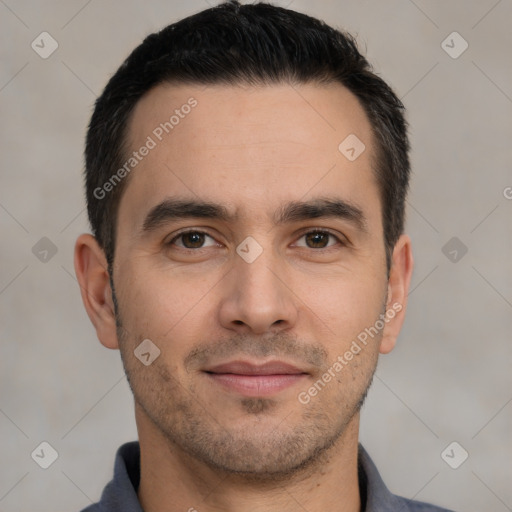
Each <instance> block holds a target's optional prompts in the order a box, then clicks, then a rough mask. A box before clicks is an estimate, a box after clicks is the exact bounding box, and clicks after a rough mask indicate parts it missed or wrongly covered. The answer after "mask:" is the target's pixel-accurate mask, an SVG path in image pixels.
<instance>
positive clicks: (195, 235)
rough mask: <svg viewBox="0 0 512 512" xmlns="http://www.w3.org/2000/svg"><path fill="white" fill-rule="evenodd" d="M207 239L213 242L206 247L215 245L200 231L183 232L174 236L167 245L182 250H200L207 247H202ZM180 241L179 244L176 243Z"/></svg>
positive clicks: (208, 236)
mask: <svg viewBox="0 0 512 512" xmlns="http://www.w3.org/2000/svg"><path fill="white" fill-rule="evenodd" d="M207 238H209V239H211V240H212V242H213V243H210V244H208V245H215V241H214V240H213V238H212V237H211V236H210V235H208V234H207V233H204V232H202V231H185V232H183V233H180V234H179V235H177V236H175V237H174V238H173V239H172V240H171V241H170V242H169V245H176V246H178V247H181V248H182V249H202V248H203V247H207V246H208V245H204V244H205V241H206V239H207ZM180 240H181V243H178V241H180Z"/></svg>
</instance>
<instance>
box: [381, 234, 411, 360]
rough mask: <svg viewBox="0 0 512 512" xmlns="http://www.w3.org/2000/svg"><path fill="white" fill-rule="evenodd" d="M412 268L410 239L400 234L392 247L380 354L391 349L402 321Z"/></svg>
mask: <svg viewBox="0 0 512 512" xmlns="http://www.w3.org/2000/svg"><path fill="white" fill-rule="evenodd" d="M412 269H413V256H412V248H411V239H410V238H409V236H407V235H402V236H400V238H399V239H398V241H397V243H396V244H395V247H394V249H393V256H392V262H391V269H390V273H389V280H388V299H387V304H386V323H385V327H384V331H383V335H382V340H381V343H380V353H381V354H387V353H388V352H391V350H393V348H394V346H395V344H396V340H397V338H398V334H399V333H400V330H401V328H402V325H403V323H404V318H405V311H406V309H407V295H408V294H409V286H410V283H411V276H412Z"/></svg>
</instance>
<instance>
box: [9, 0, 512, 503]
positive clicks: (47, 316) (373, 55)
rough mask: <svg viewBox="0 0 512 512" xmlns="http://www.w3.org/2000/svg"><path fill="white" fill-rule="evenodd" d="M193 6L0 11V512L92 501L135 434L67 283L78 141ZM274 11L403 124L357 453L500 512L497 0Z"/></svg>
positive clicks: (501, 76) (509, 414) (501, 141)
mask: <svg viewBox="0 0 512 512" xmlns="http://www.w3.org/2000/svg"><path fill="white" fill-rule="evenodd" d="M212 3H213V2H212ZM288 3H289V0H285V1H283V2H279V4H280V5H287V4H288ZM204 7H207V3H206V2H205V1H204V0H194V1H192V0H191V1H187V2H185V1H168V0H167V1H164V0H158V1H157V0H154V1H149V2H142V1H140V0H130V1H121V0H111V1H99V0H92V1H89V2H87V1H85V0H74V1H66V2H64V1H57V0H48V1H45V2H43V1H32V2H29V1H15V0H0V20H1V21H0V37H1V40H0V42H1V44H0V52H1V61H2V67H1V71H0V108H1V114H0V119H1V127H2V137H1V145H0V155H1V163H0V165H1V179H2V182H1V183H2V186H1V188H0V226H1V230H2V231H1V233H2V236H1V240H2V263H1V267H0V319H1V334H2V341H1V343H2V344H1V348H2V350H1V362H0V364H1V375H0V443H1V460H0V510H1V511H3V512H15V511H27V510H39V511H52V512H55V511H64V510H68V511H71V510H78V509H80V508H82V507H84V506H86V505H88V504H89V503H90V502H91V501H96V500H97V499H98V497H99V495H100V492H101V490H102V488H103V486H104V484H105V483H106V482H107V480H109V479H110V477H111V472H112V464H113V458H114V453H115V450H116V449H117V447H118V446H119V445H120V444H121V443H123V442H125V441H128V440H132V439H135V438H136V429H135V423H134V419H133V406H132V397H131V394H130V391H129V388H128V385H127V383H126V380H125V378H124V373H123V370H122V366H121V362H120V358H119V354H118V353H117V352H115V351H109V350H107V349H105V348H103V347H102V346H101V345H100V343H99V342H98V341H97V340H96V336H95V333H94V330H93V328H92V326H91V324H90V323H89V320H88V318H87V316H86V313H85V310H84V308H83V306H82V303H81V299H80V294H79V289H78V286H77V283H76V280H75V277H74V270H73V263H72V253H73V245H74V241H75V239H76V237H77V235H78V234H79V233H81V232H83V231H87V230H88V225H87V220H86V214H85V211H84V207H85V204H84V199H83V190H82V178H81V171H82V150H83V139H84V133H85V127H86V124H87V122H88V119H89V116H90V114H91V108H92V104H93V101H94V99H95V97H96V96H97V95H98V94H99V93H100V92H101V90H102V88H103V87H104V85H105V84H106V81H107V79H108V78H109V76H110V75H111V74H112V73H113V72H114V71H115V70H116V69H117V67H118V65H119V64H120V63H121V61H122V59H124V57H125V56H126V55H127V54H128V53H129V51H131V49H132V48H134V47H135V46H136V45H137V44H138V43H139V42H140V41H141V39H142V38H143V37H144V36H145V35H147V34H148V33H150V32H153V31H155V30H157V29H159V28H162V27H163V26H165V25H167V24H168V23H170V22H173V21H175V20H177V19H179V18H181V17H183V16H185V15H188V14H191V13H193V12H196V11H198V10H200V9H202V8H204ZM290 7H291V8H294V9H296V10H299V11H303V12H306V13H309V14H312V15H315V16H318V17H321V18H323V19H325V20H326V21H328V22H329V23H331V24H333V25H336V26H338V27H342V28H345V29H347V30H349V31H350V32H352V33H354V34H356V35H357V38H358V41H359V42H360V43H361V48H362V49H363V51H365V48H367V55H368V57H369V59H370V60H371V62H373V64H374V66H375V68H376V70H377V71H378V72H379V73H381V74H382V75H383V77H384V78H385V79H387V80H388V81H389V82H390V83H391V85H392V86H393V87H394V88H395V90H396V92H397V94H398V95H399V96H400V97H402V98H403V101H404V102H405V104H406V106H407V108H408V119H409V121H410V124H411V139H412V143H413V153H412V163H413V169H414V176H413V181H412V191H411V194H410V197H409V201H408V223H407V226H408V232H409V233H410V234H411V236H412V239H413V242H414V253H415V260H416V268H415V272H414V277H413V283H412V291H411V295H410V305H409V311H408V318H407V321H406V325H405V328H404V330H403V332H402V335H401V337H400V339H399V343H398V346H397V348H396V349H395V350H394V351H393V352H392V353H391V354H389V355H387V356H383V357H382V358H381V361H380V364H379V368H378V371H377V376H376V378H375V381H374V385H373V388H372V391H371V393H370V396H369V398H368V400H367V403H366V405H365V407H364V411H363V419H362V430H361V439H362V442H363V443H364V444H365V446H366V448H367V449H368V450H369V452H370V454H371V455H372V457H373V458H374V460H375V462H376V463H377V466H378V467H379V468H380V470H381V472H382V474H383V476H384V478H385V481H386V482H387V484H388V485H389V487H390V488H391V490H392V491H394V492H396V493H399V494H402V495H405V496H407V497H415V498H416V499H421V500H426V501H433V502H435V503H438V504H442V505H444V506H446V507H449V508H453V509H455V510H457V511H464V512H481V511H484V510H485V511H493V512H504V511H507V510H512V486H511V485H510V484H511V476H512V470H511V467H512V465H511V463H510V461H511V460H512V442H511V432H512V403H511V400H512V386H511V381H512V378H511V372H510V363H511V355H512V344H511V343H510V341H511V333H512V321H511V318H512V315H511V313H512V279H511V277H512V272H511V261H512V229H511V222H510V220H511V218H512V217H511V215H512V200H510V199H507V197H506V196H507V195H508V196H509V197H511V196H512V189H510V188H507V187H512V172H511V169H512V168H511V162H512V151H511V147H512V144H511V140H512V99H511V98H512V84H511V79H512V59H510V55H511V53H512V31H511V30H510V23H511V20H512V2H511V1H510V0H501V1H496V0H481V1H467V0H466V1H464V0H458V1H456V0H450V1H449V2H446V1H441V0H439V1H433V0H414V2H413V1H412V0H386V1H377V0H371V1H361V0H350V1H349V0H333V1H327V0H323V1H315V2H306V1H303V0H295V1H293V2H292V3H291V5H290ZM42 31H48V32H49V33H50V34H51V35H52V36H53V37H54V38H55V39H56V40H57V41H58V44H59V47H58V49H57V51H56V52H55V53H54V54H52V55H51V56H50V57H49V58H48V59H46V60H43V59H42V58H40V57H39V56H38V55H37V54H36V53H35V52H34V51H33V50H32V48H31V42H32V41H33V40H34V39H35V38H36V37H37V36H38V35H39V34H40V33H41V32H42ZM453 31H457V32H459V33H460V34H461V36H462V37H463V38H464V39H465V40H466V41H467V42H468V43H469V48H468V49H467V51H465V52H464V53H463V54H462V55H461V56H460V57H458V58H457V59H453V58H452V57H450V56H449V55H448V54H447V53H446V52H445V51H444V49H443V48H442V46H441V43H442V41H443V40H445V38H446V37H447V36H448V35H449V34H450V33H452V32H453ZM448 44H449V45H452V46H455V49H457V48H460V46H457V45H458V44H459V42H457V43H455V42H454V43H453V44H452V43H451V42H450V40H448ZM44 236H46V237H48V238H49V239H50V240H51V241H52V242H53V243H54V244H55V245H56V247H57V249H58V252H57V254H56V255H55V256H53V257H52V258H51V259H50V260H49V261H47V262H46V263H44V262H41V261H40V260H39V259H38V258H36V256H35V255H34V254H33V253H32V247H33V246H34V245H35V244H36V242H38V240H40V239H41V238H42V237H44ZM454 236H455V237H457V238H458V239H459V240H460V241H461V242H462V243H463V244H464V245H465V246H467V248H468V252H467V254H465V255H464V257H463V258H462V259H460V261H458V262H456V263H454V262H452V261H450V259H449V258H448V257H447V256H445V254H443V252H442V248H443V246H444V245H445V244H446V243H447V242H448V240H450V239H451V238H452V237H454ZM460 254H461V253H459V257H460ZM452 256H453V255H452ZM41 441H47V442H49V443H50V444H51V445H52V446H53V447H54V448H55V449H56V450H57V451H58V453H59V457H58V459H57V460H56V462H55V463H54V464H53V465H52V466H51V467H49V468H48V469H46V470H44V469H41V468H40V467H39V466H38V465H36V463H35V462H34V461H33V460H32V459H31V456H30V454H31V452H32V451H33V450H34V449H35V448H36V447H37V446H38V445H39V444H40V442H41ZM452 441H457V442H458V443H459V444H460V445H461V446H462V447H463V448H464V449H465V450H467V452H468V453H469V458H468V459H467V460H466V461H465V462H464V463H463V464H462V465H461V466H460V467H459V468H458V469H452V468H450V467H449V466H448V465H447V464H446V463H445V461H444V460H443V459H442V458H441V453H442V451H443V450H444V449H445V448H446V447H447V446H448V445H449V443H451V442H452ZM455 457H459V452H457V451H455V452H454V458H455Z"/></svg>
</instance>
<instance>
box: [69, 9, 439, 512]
mask: <svg viewBox="0 0 512 512" xmlns="http://www.w3.org/2000/svg"><path fill="white" fill-rule="evenodd" d="M408 150H409V144H408V139H407V133H406V122H405V120H404V117H403V105H402V104H401V102H400V101H399V100H398V98H397V97H396V96H395V95H394V93H393V92H392V91H391V89H390V88H389V87H388V86H387V85H386V84H385V83H384V82H383V81H382V80H381V79H380V78H378V77H377V76H376V75H374V74H373V73H372V72H371V69H370V66H369V64H368V63H367V61H366V60H365V59H364V58H363V57H362V56H361V55H360V54H359V52H358V50H357V48H356V45H355V43H354V41H353V39H352V38H351V37H350V36H349V35H346V34H342V33H341V32H338V31H335V30H334V29H332V28H330V27H328V26H326V25H325V24H323V23H322V22H320V21H318V20H315V19H313V18H310V17H308V16H305V15H303V14H299V13H297V12H294V11H291V10H286V9H282V8H278V7H273V6H271V5H268V4H263V3H262V4H256V5H245V6H241V5H240V4H239V3H238V2H234V1H232V2H228V3H224V4H222V5H220V6H218V7H215V8H212V9H208V10H205V11H203V12H201V13H199V14H196V15H195V16H191V17H189V18H186V19H184V20H182V21H180V22H178V23H175V24H173V25H170V26H169V27H167V28H165V29H164V30H163V31H161V32H160V33H157V34H152V35H150V36H149V37H148V38H147V39H146V40H145V41H144V42H143V43H142V44H141V45H140V46H139V47H138V48H136V49H135V50H134V52H133V53H132V54H131V55H130V56H129V57H128V59H127V60H126V62H125V63H124V64H123V65H122V66H121V67H120V68H119V70H118V71H117V73H116V74H115V75H114V76H113V77H112V79H111V80H110V82H109V83H108V85H107V86H106V88H105V91H104V92H103V94H102V95H101V97H100V98H99V99H98V101H97V103H96V107H95V110H94V113H93V116H92V119H91V123H90V126H89V130H88V134H87V143H86V152H85V154H86V188H87V204H88V212H89V218H90V221H91V224H92V229H93V233H94V237H93V236H92V235H88V234H85V235H82V236H80V237H79V239H78V241H77V244H76V252H75V268H76V272H77V275H78V279H79V282H80V286H81V291H82V298H83V301H84V304H85V307H86V309H87V312H88V314H89V317H90V319H91V321H92V323H93V324H94V326H95V328H96V331H97V335H98V338H99V339H100V341H101V343H102V344H103V345H105V346H106V347H108V348H111V349H119V350H120V352H121V356H122V360H123V364H124V367H125V371H126V375H127V377H128V381H129V383H130V386H131V389H132V391H133V394H134V398H135V416H136V422H137V429H138V434H139V442H138V443H135V442H134V443H128V444H125V445H123V446H122V447H121V448H120V449H119V451H118V454H117V458H116V463H115V474H114V479H113V481H112V482H111V483H110V484H109V485H108V486H107V487H106V488H105V491H104V492H103V495H102V498H101V503H100V504H97V505H92V506H91V507H89V508H88V509H87V511H89V512H93V511H100V510H101V511H123V512H132V511H133V512H135V511H140V510H144V511H146V512H156V511H164V510H165V511H169V512H174V511H187V510H188V511H190V512H192V511H199V512H209V511H220V510H222V511H228V512H230V511H237V512H238V511H244V512H245V511H253V512H257V511H258V512H259V511H269V512H273V511H275V512H287V511H297V510H308V511H309V512H318V511H325V510H328V511H337V512H356V511H367V512H370V511H371V512H375V511H404V512H406V511H423V512H427V511H439V510H441V509H440V508H437V507H434V506H431V505H427V504H421V503H418V502H413V501H410V500H406V499H404V498H399V497H397V496H394V495H392V494H391V493H390V492H389V491H388V490H387V489H386V487H385V485H384V483H383V481H382V480H381V478H380V476H379V474H378V472H377V470H376V468H375V466H374V465H373V463H372V462H371V460H370V458H369V456H368V455H367V453H366V452H365V451H364V449H363V447H362V446H360V445H359V444H358V430H359V415H360V408H361V405H362V403H363V401H364V398H365V396H366V394H367V391H368V388H369V386H370V383H371V380H372V376H373V374H374V372H375V368H376V364H377V360H378V354H379V353H382V354H384V353H387V352H389V351H391V350H392V349H393V346H394V344H395V342H396V338H397V336H398V333H399V331H400V328H401V326H402V323H403V320H404V314H405V309H406V302H407V293H408V289H409V283H410V278H411V272H412V255H411V242H410V239H409V237H408V236H406V235H405V234H403V224H404V201H405V196H406V192H407V187H408V179H409V160H408Z"/></svg>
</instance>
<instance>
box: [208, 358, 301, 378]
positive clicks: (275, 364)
mask: <svg viewBox="0 0 512 512" xmlns="http://www.w3.org/2000/svg"><path fill="white" fill-rule="evenodd" d="M204 371H205V372H207V373H233V374H235V375H295V374H302V373H307V372H305V371H303V370H301V369H300V368H297V367H296V366H294V365H292V364H290V363H285V362H284V361H269V362H266V363H251V362H249V361H230V362H228V363H222V364H219V365H216V366H212V367H209V368H207V369H205V370H204Z"/></svg>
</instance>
